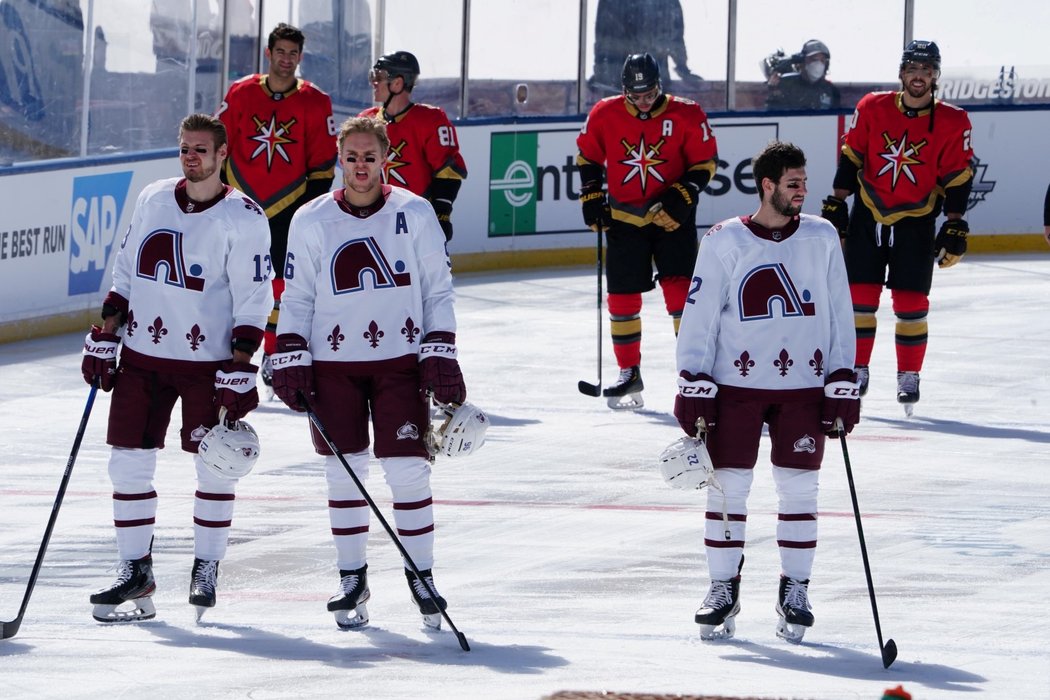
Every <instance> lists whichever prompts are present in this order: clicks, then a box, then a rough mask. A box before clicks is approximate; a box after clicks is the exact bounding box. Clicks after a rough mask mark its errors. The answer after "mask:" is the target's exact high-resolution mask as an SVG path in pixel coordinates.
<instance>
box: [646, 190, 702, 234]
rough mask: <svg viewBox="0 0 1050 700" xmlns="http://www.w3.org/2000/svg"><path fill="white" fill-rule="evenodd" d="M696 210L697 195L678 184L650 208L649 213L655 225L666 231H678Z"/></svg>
mask: <svg viewBox="0 0 1050 700" xmlns="http://www.w3.org/2000/svg"><path fill="white" fill-rule="evenodd" d="M695 208H696V195H695V194H694V192H693V189H692V188H690V187H689V186H688V185H684V184H682V183H681V182H676V183H674V184H672V185H671V186H670V187H668V188H667V189H666V190H664V193H663V194H662V195H660V198H659V199H658V200H656V201H655V202H653V203H652V204H651V205H650V206H649V213H650V214H652V216H653V223H654V224H656V225H657V226H659V227H660V228H662V229H663V230H664V231H676V230H677V229H678V227H679V226H681V225H682V224H684V223H685V222H686V220H687V219H688V218H689V215H690V214H692V213H693V209H695Z"/></svg>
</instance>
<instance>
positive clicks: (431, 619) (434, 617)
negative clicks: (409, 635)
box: [423, 613, 441, 632]
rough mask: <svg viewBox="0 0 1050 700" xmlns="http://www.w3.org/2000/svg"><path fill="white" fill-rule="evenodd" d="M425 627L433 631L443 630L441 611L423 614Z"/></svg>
mask: <svg viewBox="0 0 1050 700" xmlns="http://www.w3.org/2000/svg"><path fill="white" fill-rule="evenodd" d="M423 627H424V628H425V629H426V630H428V631H432V632H440V631H441V613H431V614H429V615H424V616H423Z"/></svg>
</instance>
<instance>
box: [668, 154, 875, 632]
mask: <svg viewBox="0 0 1050 700" xmlns="http://www.w3.org/2000/svg"><path fill="white" fill-rule="evenodd" d="M805 166H806V159H805V155H804V154H803V153H802V151H801V150H800V149H798V148H797V147H795V146H793V145H791V144H786V143H780V142H773V143H771V144H769V145H768V146H767V147H766V148H765V149H764V150H763V151H762V152H761V153H759V154H758V155H757V156H756V157H755V159H754V160H753V161H752V167H753V170H754V175H755V184H756V185H757V186H758V188H759V196H760V198H761V200H760V205H759V208H758V211H757V212H756V213H755V214H753V215H751V216H741V217H738V218H734V219H729V220H727V221H723V222H722V223H720V224H717V225H716V226H714V227H712V228H711V229H710V230H709V231H708V232H707V234H706V235H705V236H704V238H703V241H702V243H701V245H700V254H699V256H698V258H697V261H696V271H695V272H694V273H693V278H692V279H693V281H692V285H691V287H690V292H689V297H688V298H687V300H686V305H685V313H684V314H683V315H682V328H681V333H680V334H679V336H678V349H677V357H678V369H679V378H678V396H677V397H676V398H675V406H674V413H675V417H676V418H677V419H678V422H679V424H680V425H681V426H682V429H683V430H684V431H685V432H686V433H687V434H689V435H692V436H696V435H698V433H701V432H702V433H703V435H701V437H702V438H704V439H705V440H706V443H707V447H708V449H709V452H710V457H711V462H712V464H713V466H714V473H715V477H714V478H715V479H717V481H718V487H717V488H711V489H708V491H707V518H706V521H705V522H706V525H705V533H704V546H705V549H706V551H707V567H708V571H709V573H710V575H711V587H710V590H709V592H708V594H707V598H706V599H705V600H704V602H703V605H702V606H701V607H700V609H699V610H697V612H696V618H695V619H696V622H697V624H699V625H700V627H701V636H702V637H703V638H705V639H716V638H724V637H731V636H732V635H733V629H734V625H735V621H734V617H735V616H736V614H737V613H738V612H739V610H740V580H741V578H740V575H741V569H742V567H743V563H744V544H745V540H746V537H745V531H746V527H747V519H748V512H747V498H748V494H749V493H750V491H751V483H752V479H753V478H754V471H755V464H756V462H757V459H758V454H759V443H760V442H761V438H762V431H763V425H767V426H768V432H769V439H770V442H771V445H772V446H771V452H770V459H771V461H772V463H773V482H774V484H775V485H776V491H777V498H778V515H777V536H776V541H777V544H778V546H779V549H780V593H779V596H778V599H777V613H778V623H777V634H778V635H779V636H781V637H784V638H785V639H788V640H789V641H795V642H797V641H800V640H801V639H802V636H803V635H804V634H805V631H806V628H808V627H810V626H812V625H813V613H812V611H811V607H810V604H809V596H808V590H809V579H810V572H811V571H812V568H813V558H814V555H815V553H816V546H817V491H818V478H817V477H818V473H819V471H818V470H819V469H820V466H821V461H822V460H823V457H824V443H825V436H827V435H836V434H837V431H838V428H839V426H840V424H841V427H842V429H844V430H845V431H846V432H849V431H850V430H851V429H852V428H853V426H854V425H855V424H856V423H857V421H858V419H859V416H860V406H859V403H860V401H859V393H858V388H857V384H856V379H855V375H854V372H853V364H854V346H855V338H854V333H853V323H852V318H851V316H852V314H851V309H850V303H849V296H848V294H849V288H848V282H847V279H846V269H845V265H844V264H843V260H842V251H841V249H840V247H839V240H838V236H836V235H835V233H836V232H835V229H834V228H833V227H832V226H831V225H829V224H828V222H827V221H825V220H824V219H822V218H820V217H818V216H809V215H807V214H800V213H799V212H800V211H801V209H802V204H803V201H804V200H805V196H806V168H805Z"/></svg>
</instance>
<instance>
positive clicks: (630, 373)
mask: <svg viewBox="0 0 1050 700" xmlns="http://www.w3.org/2000/svg"><path fill="white" fill-rule="evenodd" d="M633 378H634V368H633V367H628V368H626V369H621V370H620V378H619V379H617V380H616V383H617V384H626V383H627V382H629V381H631V380H632V379H633Z"/></svg>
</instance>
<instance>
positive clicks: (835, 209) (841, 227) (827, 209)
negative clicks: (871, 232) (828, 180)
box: [820, 194, 849, 238]
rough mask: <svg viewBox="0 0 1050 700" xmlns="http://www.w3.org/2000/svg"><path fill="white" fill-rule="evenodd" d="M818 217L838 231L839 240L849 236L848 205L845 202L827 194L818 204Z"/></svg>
mask: <svg viewBox="0 0 1050 700" xmlns="http://www.w3.org/2000/svg"><path fill="white" fill-rule="evenodd" d="M820 215H821V216H822V217H824V218H825V219H827V220H828V221H830V222H831V225H832V226H834V227H835V228H836V229H837V230H838V232H839V238H845V237H846V236H848V235H849V205H848V204H846V201H845V200H843V199H839V198H838V197H836V196H835V195H831V194H829V195H828V196H827V198H826V199H825V200H824V201H823V202H821V204H820Z"/></svg>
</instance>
